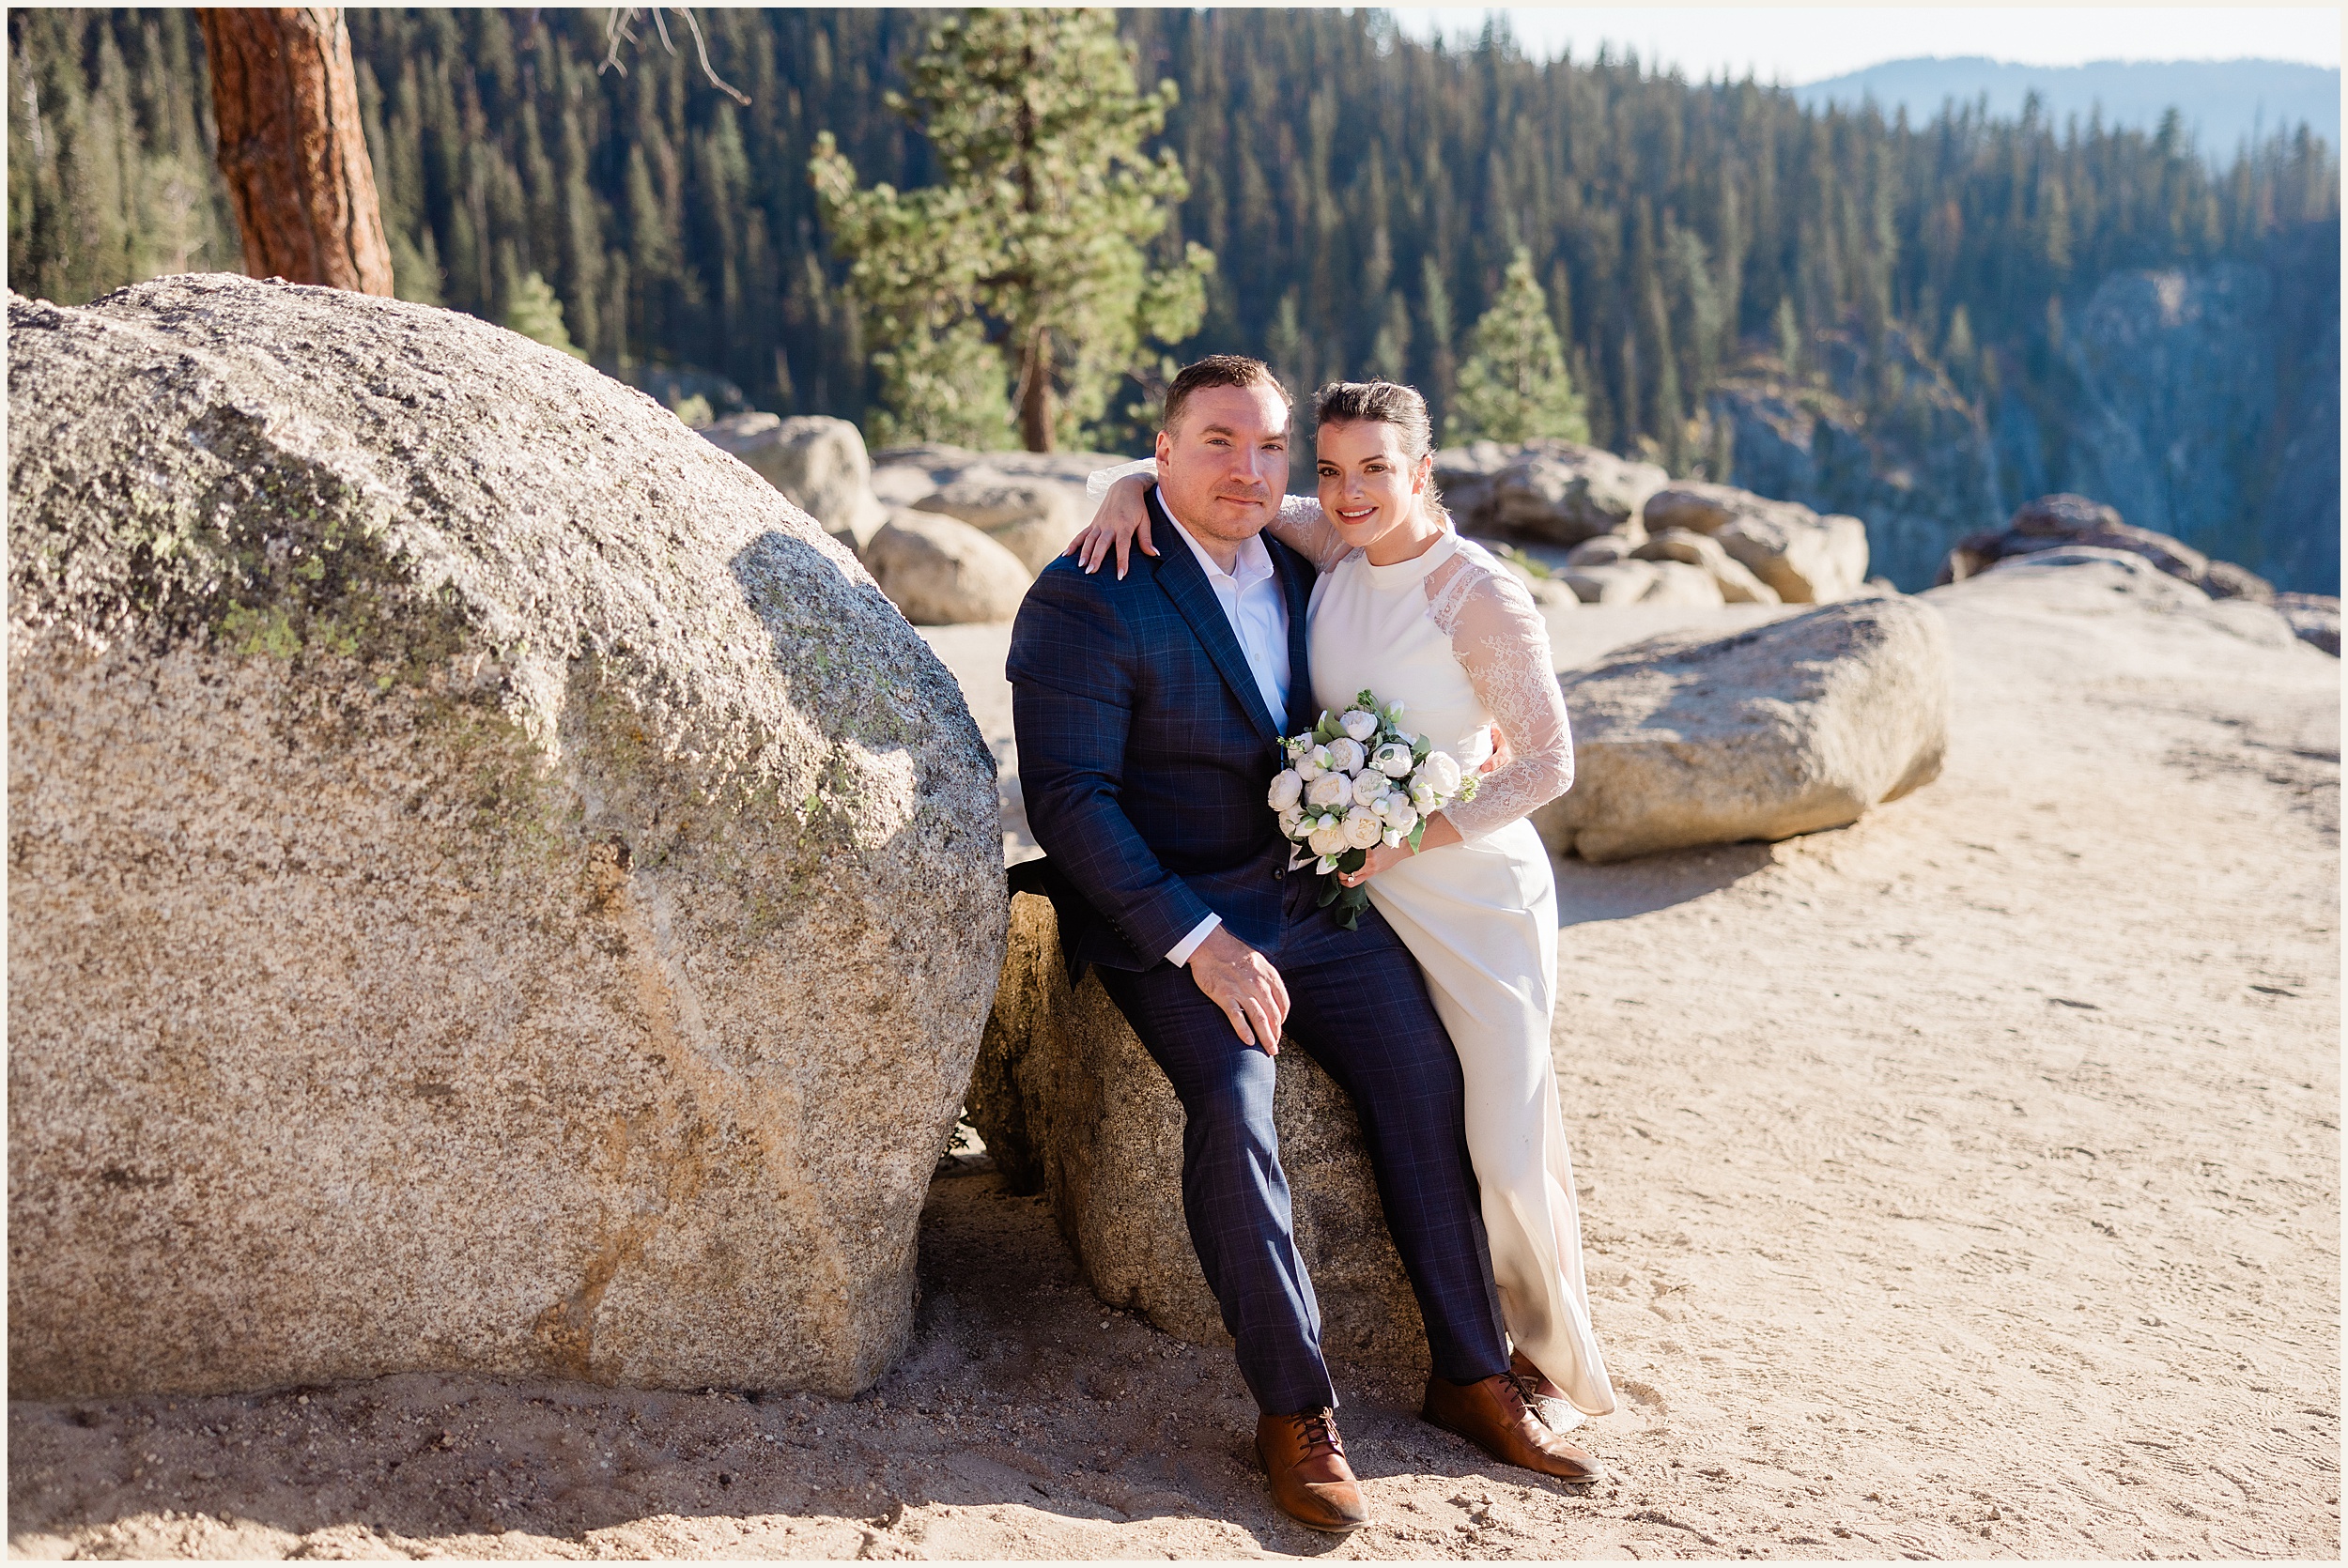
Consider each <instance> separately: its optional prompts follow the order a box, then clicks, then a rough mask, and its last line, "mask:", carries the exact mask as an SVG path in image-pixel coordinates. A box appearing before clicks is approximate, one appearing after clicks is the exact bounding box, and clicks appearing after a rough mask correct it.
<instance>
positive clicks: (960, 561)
mask: <svg viewBox="0 0 2348 1568" xmlns="http://www.w3.org/2000/svg"><path fill="white" fill-rule="evenodd" d="M864 564H865V565H866V566H867V567H869V568H870V569H871V570H872V573H873V580H874V581H875V582H877V583H879V584H880V587H881V592H884V593H886V594H888V598H889V602H890V603H891V604H894V605H895V606H896V607H898V608H899V609H900V610H902V611H904V617H905V619H906V620H908V621H910V622H912V623H914V624H915V625H917V626H959V625H964V624H966V623H970V622H979V621H1008V620H1010V619H1011V618H1012V616H1014V615H1016V614H1018V613H1019V601H1020V600H1022V599H1024V598H1026V597H1027V585H1028V584H1029V583H1031V582H1033V581H1035V574H1033V573H1032V572H1030V571H1028V570H1027V566H1026V565H1025V564H1024V563H1023V562H1021V561H1020V559H1019V558H1018V557H1017V556H1015V555H1013V554H1012V553H1011V551H1009V550H1007V549H1005V548H1004V547H1003V546H1000V545H998V544H996V542H995V541H994V540H992V539H990V538H988V537H987V536H986V535H985V534H983V533H981V532H980V531H979V530H977V529H974V528H972V527H971V526H970V525H969V524H968V523H965V522H961V521H959V520H957V519H955V518H952V517H947V516H941V515H938V514H936V513H935V512H916V511H912V510H909V509H905V508H899V509H898V510H896V511H893V512H891V513H890V514H889V515H888V522H886V523H884V524H882V525H881V530H880V531H879V532H878V533H875V534H874V535H873V542H872V543H871V544H869V545H867V546H864Z"/></svg>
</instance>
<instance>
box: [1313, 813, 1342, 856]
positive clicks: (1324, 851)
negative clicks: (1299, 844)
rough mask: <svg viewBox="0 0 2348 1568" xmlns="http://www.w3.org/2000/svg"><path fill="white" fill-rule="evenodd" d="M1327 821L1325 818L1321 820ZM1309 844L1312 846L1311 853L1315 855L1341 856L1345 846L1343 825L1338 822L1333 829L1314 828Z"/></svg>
mask: <svg viewBox="0 0 2348 1568" xmlns="http://www.w3.org/2000/svg"><path fill="white" fill-rule="evenodd" d="M1328 820H1329V819H1328V818H1326V817H1323V818H1322V819H1321V821H1322V822H1327V821H1328ZM1309 842H1310V843H1311V845H1312V850H1313V853H1315V854H1318V855H1324V856H1325V855H1332V854H1343V853H1345V850H1346V844H1347V839H1346V837H1345V824H1344V823H1342V822H1339V823H1337V824H1336V826H1334V827H1317V828H1314V829H1313V836H1312V838H1311V839H1310V840H1309Z"/></svg>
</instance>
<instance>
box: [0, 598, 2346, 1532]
mask: <svg viewBox="0 0 2348 1568" xmlns="http://www.w3.org/2000/svg"><path fill="white" fill-rule="evenodd" d="M2000 579H2002V580H2000ZM2112 580H2114V578H2113V576H2111V575H2109V574H2108V572H2107V570H2106V569H2104V568H2087V567H2078V568H2069V569H2066V570H2065V571H2064V572H2062V573H2061V574H2055V575H2048V574H2046V573H2035V572H2034V573H2026V574H2012V573H2003V574H1995V575H1993V576H1992V578H1991V579H1990V580H1989V581H1987V582H1985V583H1982V584H1980V585H1967V586H1965V587H1963V588H1960V589H1957V590H1953V591H1948V592H1941V593H1937V594H1936V595H1934V600H1935V602H1937V603H1939V605H1940V606H1941V607H1942V608H1943V609H1944V611H1945V612H1946V614H1947V617H1948V622H1949V626H1950V631H1951V634H1952V640H1953V643H1954V649H1955V653H1956V660H1957V687H1956V717H1955V732H1954V747H1953V751H1952V755H1951V759H1950V763H1949V767H1948V771H1947V773H1946V774H1945V776H1943V777H1942V778H1941V779H1940V780H1939V782H1938V783H1936V784H1934V785H1932V786H1931V787H1929V788H1927V789H1925V790H1924V791H1923V792H1920V793H1918V794H1916V795H1914V796H1912V797H1910V798H1909V799H1908V800H1906V801H1902V802H1900V803H1898V804H1896V805H1894V806H1892V807H1887V808H1885V809H1883V810H1881V811H1879V812H1877V813H1875V814H1874V815H1872V816H1870V817H1869V818H1867V819H1866V820H1864V821H1863V822H1861V823H1860V824H1859V825H1858V826H1856V827H1854V828H1850V829H1847V830H1845V831H1842V832H1837V833H1828V834H1821V835H1817V836H1815V837H1813V838H1806V839H1801V840H1796V841H1793V842H1789V843H1786V844H1782V845H1778V846H1775V847H1773V848H1772V847H1763V846H1757V845H1742V846H1732V847H1727V848H1722V849H1716V850H1711V851H1707V852H1697V853H1682V854H1673V855H1665V856H1657V857H1653V858H1650V859H1647V860H1644V861H1638V862H1633V863H1630V864H1628V865H1623V866H1617V867H1612V868H1603V869H1599V868H1591V867H1586V866H1583V865H1580V864H1579V863H1571V862H1568V863H1564V864H1561V865H1560V866H1559V868H1558V874H1559V881H1560V888H1561V892H1562V895H1563V904H1564V909H1565V918H1566V920H1567V923H1568V930H1567V931H1566V933H1565V943H1564V959H1563V974H1562V976H1561V979H1562V985H1561V995H1562V999H1563V1005H1562V1007H1561V1012H1560V1017H1559V1021H1558V1026H1557V1033H1556V1052H1557V1062H1558V1066H1559V1068H1560V1071H1561V1075H1562V1081H1563V1084H1564V1087H1565V1090H1566V1099H1567V1102H1568V1120H1569V1130H1570V1132H1571V1135H1572V1138H1573V1143H1574V1153H1575V1157H1576V1160H1577V1161H1578V1165H1579V1173H1580V1180H1581V1182H1582V1184H1583V1196H1582V1202H1583V1222H1584V1226H1585V1229H1586V1234H1587V1238H1588V1245H1589V1250H1590V1253H1591V1265H1592V1275H1593V1278H1594V1281H1595V1282H1596V1284H1595V1292H1596V1299H1595V1309H1596V1313H1597V1321H1598V1327H1599V1332H1600V1334H1601V1335H1602V1336H1603V1337H1604V1339H1605V1341H1606V1344H1607V1346H1608V1350H1609V1355H1610V1357H1611V1359H1612V1363H1613V1366H1614V1376H1615V1382H1616V1386H1617V1388H1618V1389H1619V1390H1620V1391H1621V1392H1622V1394H1623V1403H1622V1408H1621V1409H1620V1410H1619V1411H1618V1412H1617V1413H1616V1414H1615V1415H1614V1416H1611V1417H1608V1418H1605V1419H1603V1420H1600V1421H1599V1422H1594V1423H1593V1424H1592V1426H1591V1427H1590V1428H1589V1429H1588V1436H1587V1440H1588V1441H1589V1442H1590V1443H1591V1445H1592V1446H1594V1447H1595V1448H1597V1449H1598V1450H1599V1452H1600V1453H1603V1454H1604V1456H1605V1457H1606V1458H1607V1459H1608V1460H1609V1461H1610V1463H1611V1464H1612V1465H1613V1466H1614V1469H1615V1472H1616V1479H1615V1481H1614V1483H1613V1484H1610V1485H1601V1486H1599V1487H1596V1488H1592V1489H1589V1490H1587V1491H1586V1492H1575V1491H1572V1490H1569V1489H1566V1488H1561V1487H1556V1486H1552V1485H1551V1484H1549V1483H1544V1482H1541V1481H1539V1480H1537V1478H1534V1477H1531V1476H1529V1475H1526V1474H1523V1473H1522V1472H1515V1471H1509V1470H1506V1469H1504V1468H1500V1467H1497V1466H1493V1465H1491V1464H1488V1463H1486V1462H1484V1461H1482V1460H1481V1459H1480V1458H1479V1457H1478V1456H1477V1455H1475V1453H1473V1452H1472V1451H1470V1450H1468V1449H1467V1448H1466V1447H1465V1446H1464V1445H1462V1444H1460V1443H1459V1442H1457V1441H1455V1440H1453V1439H1451V1438H1450V1437H1445V1436H1444V1435H1443V1434H1440V1433H1437V1432H1435V1431H1434V1430H1432V1429H1431V1428H1429V1427H1426V1426H1423V1425H1421V1424H1419V1423H1418V1422H1416V1421H1415V1420H1414V1419H1413V1416H1412V1408H1413V1399H1412V1392H1413V1391H1411V1390H1408V1389H1403V1388H1394V1387H1379V1386H1377V1385H1375V1384H1373V1383H1367V1382H1365V1381H1364V1380H1363V1379H1362V1378H1359V1377H1352V1376H1349V1377H1347V1378H1346V1380H1345V1387H1346V1390H1347V1393H1348V1398H1349V1403H1348V1406H1347V1408H1346V1410H1345V1412H1344V1427H1345V1431H1346V1433H1347V1435H1348V1437H1349V1439H1350V1442H1351V1446H1352V1453H1353V1455H1354V1457H1355V1461H1356V1463H1357V1465H1358V1466H1359V1468H1360V1469H1361V1471H1362V1473H1363V1474H1364V1475H1365V1477H1366V1478H1367V1483H1368V1493H1369V1498H1370V1501H1371V1505H1372V1507H1373V1509H1374V1511H1375V1513H1376V1514H1377V1521H1378V1522H1377V1523H1376V1525H1375V1526H1373V1527H1372V1528H1371V1529H1369V1530H1365V1531H1363V1532H1361V1533H1360V1534H1358V1535H1356V1536H1354V1537H1353V1538H1352V1539H1351V1540H1349V1541H1346V1542H1343V1543H1341V1544H1332V1543H1329V1542H1327V1541H1324V1540H1322V1539H1321V1538H1319V1537H1316V1536H1313V1535H1310V1534H1308V1533H1307V1532H1305V1531H1304V1530H1299V1529H1296V1528H1294V1527H1292V1526H1290V1525H1288V1524H1287V1523H1285V1522H1284V1521H1283V1520H1281V1519H1280V1518H1279V1517H1278V1516H1277V1515H1276V1514H1274V1513H1273V1511H1272V1509H1271V1507H1270V1506H1269V1503H1268V1501H1267V1499H1266V1498H1265V1495H1264V1491H1263V1488H1262V1485H1261V1483H1260V1482H1259V1480H1258V1479H1257V1478H1256V1476H1255V1475H1254V1473H1253V1471H1252V1468H1251V1467H1250V1466H1249V1465H1248V1463H1247V1462H1246V1460H1245V1457H1244V1453H1245V1447H1246V1441H1247V1434H1248V1431H1249V1425H1250V1422H1251V1419H1252V1417H1251V1411H1250V1409H1249V1407H1248V1406H1247V1404H1246V1402H1245V1398H1244V1392H1243V1391H1242V1389H1241V1387H1240V1385H1239V1382H1238V1379H1237V1377H1236V1376H1235V1375H1234V1374H1233V1372H1232V1369H1231V1366H1230V1363H1229V1360H1228V1354H1227V1353H1225V1352H1222V1351H1217V1350H1213V1349H1204V1350H1202V1349H1197V1348H1193V1347H1189V1346H1185V1345H1180V1344H1177V1343H1175V1342H1173V1341H1171V1340H1169V1339H1167V1338H1166V1337H1165V1336H1163V1335H1160V1334H1158V1333H1156V1332H1154V1331H1153V1330H1150V1329H1149V1328H1148V1327H1147V1326H1146V1325H1144V1324H1142V1323H1141V1322H1139V1321H1137V1320H1135V1319H1134V1318H1132V1317H1129V1316H1126V1315H1123V1314H1109V1313H1104V1312H1103V1311H1102V1310H1100V1308H1099V1307H1098V1305H1097V1304H1096V1303H1094V1302H1093V1301H1092V1300H1091V1299H1090V1298H1089V1296H1088V1295H1087V1294H1086V1293H1085V1292H1084V1290H1083V1288H1082V1287H1081V1286H1080V1285H1079V1284H1077V1283H1076V1281H1075V1278H1074V1270H1073V1268H1072V1266H1071V1264H1070V1262H1069V1260H1068V1257H1067V1255H1066V1253H1064V1252H1063V1251H1062V1249H1061V1248H1060V1247H1059V1245H1058V1241H1057V1239H1056V1237H1055V1233H1054V1232H1053V1230H1052V1228H1051V1225H1050V1222H1049V1220H1048V1217H1047V1216H1046V1215H1045V1214H1044V1213H1043V1211H1042V1210H1041V1208H1040V1207H1038V1205H1037V1204H1036V1203H1035V1202H1034V1201H1033V1200H1028V1199H1021V1198H1015V1197H1012V1196H1009V1195H1007V1194H1006V1193H1005V1192H1003V1191H1001V1189H1000V1187H999V1185H998V1184H997V1182H996V1178H995V1177H994V1176H991V1175H987V1174H984V1173H983V1171H981V1172H979V1173H978V1174H965V1175H960V1176H955V1177H953V1178H951V1179H942V1180H940V1181H939V1182H938V1183H937V1184H936V1186H935V1190H934V1191H933V1196H932V1199H931V1203H930V1207H929V1210H928V1214H927V1218H926V1222H925V1229H924V1231H923V1236H922V1249H921V1273H922V1281H923V1301H922V1307H921V1313H920V1319H919V1340H918V1344H917V1345H916V1348H915V1351H914V1353H913V1354H912V1356H911V1357H910V1358H909V1359H908V1360H906V1361H905V1363H904V1365H902V1366H901V1367H899V1368H898V1369H897V1370H896V1371H895V1372H894V1373H892V1374H891V1375H890V1376H888V1378H887V1379H885V1380H884V1381H883V1382H882V1383H881V1384H880V1385H879V1386H878V1387H877V1388H876V1389H874V1390H873V1391H872V1392H871V1393H870V1394H868V1395H867V1396H866V1397H865V1398H863V1399H861V1400H858V1401H855V1402H852V1403H836V1402H832V1401H827V1400H823V1399H816V1398H802V1397H794V1396H791V1395H760V1396H752V1397H746V1396H744V1395H742V1394H739V1393H735V1392H715V1393H704V1394H646V1393H627V1392H616V1391H609V1390H603V1389H596V1388H590V1387H585V1386H580V1385H575V1384H555V1383H546V1384H511V1383H498V1382H492V1381H488V1380H485V1379H476V1378H456V1377H436V1376H408V1377H398V1378H391V1379H387V1380H384V1381H382V1382H378V1383H373V1384H365V1385H358V1386H349V1387H342V1388H335V1389H310V1390H299V1391H286V1392H283V1393H278V1394H271V1395H268V1396H261V1397H246V1398H222V1399H207V1400H164V1399H143V1400H115V1401H92V1402H86V1403H79V1404H48V1405H36V1404H23V1403H20V1404H16V1405H14V1406H12V1407H11V1409H10V1416H9V1428H8V1430H9V1438H10V1441H9V1453H8V1495H9V1516H8V1529H9V1539H10V1545H11V1549H12V1550H13V1552H15V1553H16V1554H18V1555H24V1556H57V1555H66V1554H70V1553H76V1552H78V1553H80V1554H81V1555H85V1556H88V1555H117V1556H118V1555H140V1556H148V1555H153V1556H164V1555H176V1554H187V1555H210V1556H227V1555H233V1556H281V1555H303V1556H310V1557H335V1556H382V1555H394V1554H400V1553H406V1554H414V1555H447V1554H459V1555H480V1556H519V1555H531V1556H541V1555H543V1556H564V1557H572V1556H579V1557H591V1556H594V1557H601V1556H645V1555H681V1556H718V1555H806V1556H865V1557H916V1556H993V1557H1025V1556H1084V1557H1125V1556H1131V1557H1159V1556H1252V1555H1257V1554H1259V1553H1283V1554H1299V1555H1304V1554H1310V1555H1324V1556H1334V1557H1367V1558H1394V1557H1541V1556H1591V1557H1642V1558H1652V1557H1680V1558H1715V1557H1718V1558H1734V1557H1754V1556H1759V1557H1781V1558H1782V1557H1861V1558H1885V1557H1900V1556H1905V1557H1925V1556H1932V1557H1959V1556H1975V1557H1990V1556H2015V1555H2022V1556H2035V1557H2105V1556H2111V1557H2122V1556H2143V1555H2160V1556H2211V1557H2257V1556H2283V1557H2302V1558H2335V1557H2337V1556H2338V1555H2339V1551H2340V1511H2339V1498H2340V1493H2339V1469H2338V1460H2339V1454H2340V1428H2339V1414H2340V1382H2339V1368H2340V1317H2339V1307H2340V1290H2339V1282H2340V1256H2339V1237H2340V1203H2339V1192H2340V1188H2339V1175H2340V1168H2339V1149H2340V1126H2339V1112H2340V1084H2339V1054H2338V1050H2339V1026H2340V991H2339V976H2340V945H2339V944H2340V935H2339V913H2340V902H2339V761H2338V759H2339V715H2340V678H2339V671H2340V667H2339V665H2338V664H2337V663H2336V662H2334V661H2333V660H2331V659H2328V658H2326V657H2325V656H2323V655H2322V654H2319V653H2314V652H2312V651H2311V650H2307V649H2304V648H2301V647H2299V646H2297V645H2295V644H2294V645H2291V646H2287V647H2276V646H2271V645H2268V644H2265V643H2263V642H2260V641H2258V640H2256V639H2255V638H2246V637H2245V636H2242V635H2239V634H2240V631H2241V629H2242V628H2240V627H2236V626H2235V625H2233V623H2230V622H2229V621H2228V619H2227V616H2226V614H2225V613H2224V612H2223V611H2222V610H2217V611H2204V612H2197V613H2155V612H2153V611H2151V610H2148V609H2146V608H2145V607H2142V606H2141V604H2140V602H2139V601H2138V600H2136V599H2134V598H2132V597H2130V596H2129V595H2127V594H2124V593H2119V592H2113V591H2112V589H2111V588H2110V586H2109V583H2110V582H2111V581H2112ZM1611 616H1612V612H1598V611H1583V612H1579V613H1576V614H1571V615H1568V616H1563V617H1560V624H1559V628H1558V629H1559V634H1560V648H1561V653H1562V655H1563V656H1565V657H1567V658H1568V659H1570V658H1575V657H1586V656H1588V654H1589V653H1594V652H1596V651H1598V650H1599V648H1602V647H1603V646H1605V645H1606V644H1607V643H1608V642H1610V641H1614V640H1620V639H1621V638H1623V637H1625V636H1628V635H1637V634H1639V633H1642V632H1644V631H1645V630H1649V629H1652V628H1651V627H1650V626H1648V625H1645V624H1638V625H1633V624H1632V623H1630V621H1624V620H1612V619H1610V617H1611ZM2249 629H2251V630H2255V627H2251V628H2249ZM1001 637H1002V634H1001V632H1000V630H999V629H992V630H989V629H979V628H962V629H955V630H953V631H950V632H944V633H940V634H938V635H937V637H936V638H935V643H936V645H937V646H939V647H940V649H941V651H942V652H944V653H946V654H947V655H948V656H949V658H950V660H951V661H952V662H954V663H955V664H956V666H957V668H958V669H959V670H960V671H961V672H962V673H963V675H964V677H965V683H966V684H968V685H969V686H970V688H971V690H972V692H973V697H974V708H975V709H976V710H977V711H978V713H979V715H980V717H981V722H982V723H983V724H986V725H987V726H988V727H989V729H990V731H991V732H992V731H995V730H1001V729H1003V728H1006V727H1007V720H1008V706H1007V703H1005V702H1004V701H1003V699H1002V694H1001V691H1000V688H999V685H998V684H996V683H997V682H998V681H999V672H1000V668H1001V666H1000V657H1001ZM1006 744H1007V743H1006ZM1341 1376H1342V1373H1341Z"/></svg>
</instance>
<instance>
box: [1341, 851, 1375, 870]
mask: <svg viewBox="0 0 2348 1568" xmlns="http://www.w3.org/2000/svg"><path fill="white" fill-rule="evenodd" d="M1368 864H1369V852H1368V851H1367V850H1348V851H1346V852H1345V853H1343V854H1341V855H1339V856H1337V869H1338V870H1340V871H1342V872H1344V873H1345V874H1346V875H1347V876H1352V874H1353V873H1354V872H1356V871H1358V870H1360V869H1362V868H1363V867H1365V866H1367V865H1368Z"/></svg>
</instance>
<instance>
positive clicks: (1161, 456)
mask: <svg viewBox="0 0 2348 1568" xmlns="http://www.w3.org/2000/svg"><path fill="white" fill-rule="evenodd" d="M1156 454H1157V459H1158V461H1159V462H1160V463H1162V464H1163V463H1166V462H1169V461H1171V460H1172V458H1173V456H1174V438H1173V437H1171V436H1169V435H1167V434H1166V432H1165V431H1163V430H1161V431H1159V432H1158V444H1157V449H1156Z"/></svg>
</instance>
